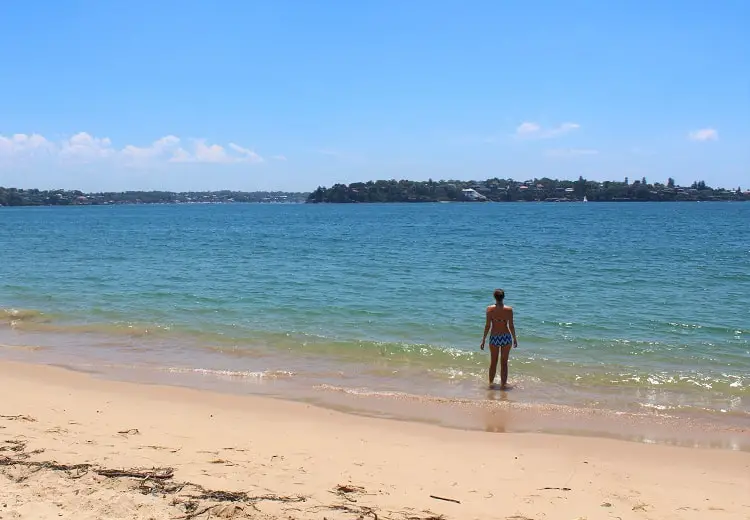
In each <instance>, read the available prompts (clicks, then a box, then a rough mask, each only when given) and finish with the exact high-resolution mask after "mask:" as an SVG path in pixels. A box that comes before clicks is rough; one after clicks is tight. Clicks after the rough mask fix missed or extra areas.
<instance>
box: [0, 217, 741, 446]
mask: <svg viewBox="0 0 750 520" xmlns="http://www.w3.org/2000/svg"><path fill="white" fill-rule="evenodd" d="M497 287H501V288H503V289H505V292H506V304H508V305H512V306H513V307H514V310H515V316H516V329H517V333H518V340H519V347H518V348H517V349H515V350H513V351H512V353H511V366H510V382H511V384H512V385H513V388H512V389H511V390H510V391H508V392H500V391H488V389H487V381H486V378H487V377H486V374H487V364H488V354H487V353H486V352H482V351H480V350H479V343H480V341H481V336H482V330H483V326H484V309H485V307H486V305H489V304H491V303H492V291H493V290H494V289H495V288H497ZM0 356H2V357H3V358H5V359H15V360H23V361H31V362H37V363H47V364H54V365H61V366H66V367H69V368H72V369H76V370H84V371H87V372H91V373H93V374H96V375H100V376H104V377H116V378H123V379H129V380H136V381H143V382H151V383H161V384H178V385H187V386H194V387H198V388H209V389H214V390H219V391H229V392H238V393H253V394H264V395H270V396H274V397H282V398H291V399H303V400H307V401H310V402H314V403H318V404H322V405H330V406H337V407H341V408H346V409H348V410H351V411H355V412H356V411H360V412H363V413H365V412H366V413H373V414H380V415H385V416H401V417H402V418H405V417H403V416H404V415H405V414H406V415H409V414H416V415H420V414H422V415H421V418H422V419H424V420H429V421H433V422H438V423H444V424H448V425H454V426H459V427H484V428H486V429H493V428H496V426H492V425H491V424H489V423H486V421H485V423H483V425H482V426H480V425H479V422H477V421H476V420H475V421H474V422H471V421H469V420H467V419H457V418H456V417H457V412H456V410H463V411H464V412H461V413H464V415H465V416H466V417H469V416H472V417H473V416H475V415H476V414H475V413H474V412H471V413H469V412H466V410H482V411H483V412H482V413H483V414H484V416H485V417H486V413H487V410H493V409H494V408H493V407H496V408H497V409H498V410H503V411H504V413H508V412H509V411H510V412H512V411H514V410H524V411H525V412H524V413H525V414H526V415H525V417H526V418H527V419H530V418H533V417H537V416H545V417H546V416H549V414H550V413H552V412H551V411H553V412H554V413H555V414H557V415H555V416H554V417H557V419H550V420H548V421H547V422H546V423H545V424H546V425H545V426H540V423H538V422H534V421H533V420H530V421H526V422H524V421H523V420H520V419H519V420H518V421H516V422H515V423H513V422H510V423H508V422H507V421H506V422H503V424H502V425H501V426H500V427H499V428H500V429H501V430H503V431H516V430H517V431H520V430H524V429H527V430H528V429H531V430H534V429H547V430H552V431H558V430H559V431H562V430H569V429H570V428H573V429H575V428H580V427H581V424H582V422H586V421H581V420H580V417H581V414H584V415H585V414H588V415H586V416H587V417H603V416H607V417H614V418H615V419H613V420H615V423H613V424H616V426H609V427H607V429H608V431H609V432H610V433H611V434H617V433H618V432H624V431H626V430H627V431H629V432H631V433H632V434H633V435H636V436H638V435H640V434H639V433H638V432H639V431H641V430H642V428H641V427H640V426H638V427H633V425H642V424H647V423H648V424H666V423H669V424H671V425H673V426H674V425H677V427H676V430H684V429H685V428H682V426H680V425H681V424H683V423H684V424H689V425H692V428H693V430H694V431H696V432H702V431H708V430H711V431H720V432H724V434H725V435H724V436H723V437H721V439H722V440H721V441H720V444H721V445H722V446H725V447H733V448H738V447H739V448H740V449H745V448H747V447H748V446H750V441H748V438H749V437H750V433H749V432H750V204H746V203H663V204H659V203H588V204H584V203H568V204H554V203H513V204H510V203H506V204H502V203H487V204H471V203H467V204H461V203H456V204H373V205H365V204H356V205H306V204H227V205H141V206H88V207H84V206H81V207H34V208H0ZM409 403H412V404H411V405H409ZM410 406H411V408H409V407H410ZM407 409H409V410H411V411H410V412H408V411H405V410H407ZM425 410H430V411H429V413H428V412H425ZM459 415H460V414H459ZM560 417H568V418H571V417H572V418H576V419H569V420H560ZM618 417H619V418H626V419H623V420H622V421H620V422H616V418H618ZM450 418H453V419H450ZM467 421H468V422H467ZM493 424H495V423H493ZM556 424H557V425H565V426H564V427H563V426H559V427H558V428H557V429H556V428H555V427H554V426H555V425H556ZM597 424H600V423H597ZM626 424H629V425H630V427H629V428H628V427H625V425H626ZM524 425H526V426H524ZM597 428H599V427H597ZM673 430H675V428H673ZM649 431H652V430H649ZM641 437H643V436H642V435H641ZM661 438H665V437H664V436H662V437H661ZM672 438H674V436H673V437H672ZM697 438H698V436H695V435H694V436H693V437H692V439H693V441H694V440H695V439H697ZM644 440H648V439H646V438H645V437H644ZM712 442H718V441H715V440H714V441H712Z"/></svg>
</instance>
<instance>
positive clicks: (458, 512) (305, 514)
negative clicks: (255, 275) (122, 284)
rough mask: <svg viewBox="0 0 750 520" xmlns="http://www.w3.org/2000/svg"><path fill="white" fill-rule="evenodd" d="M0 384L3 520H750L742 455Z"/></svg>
mask: <svg viewBox="0 0 750 520" xmlns="http://www.w3.org/2000/svg"><path fill="white" fill-rule="evenodd" d="M0 381H2V390H3V394H2V400H1V401H0V414H2V417H0V519H3V520H4V519H16V518H23V519H34V520H37V519H48V518H49V519H52V518H54V519H58V518H75V519H126V518H138V519H173V518H198V519H206V518H222V517H224V518H258V519H277V518H278V519H282V518H283V519H287V518H293V519H317V520H322V519H324V518H327V519H329V520H333V519H344V518H346V519H363V520H369V519H399V520H401V519H413V520H417V519H436V518H445V519H462V520H463V519H513V520H524V519H527V520H528V519H534V520H537V519H562V520H574V519H588V520H594V519H618V518H619V519H621V520H627V519H700V520H705V519H714V518H715V519H727V520H729V519H743V520H748V519H750V454H749V453H743V452H732V451H725V450H703V449H690V448H678V447H671V446H661V445H647V444H638V443H632V442H626V441H617V440H608V439H591V438H582V437H566V436H554V435H543V434H510V433H506V434H498V433H487V432H471V431H460V430H451V429H445V428H440V427H436V426H430V425H424V424H416V423H406V422H395V421H388V420H383V419H372V418H366V417H359V416H353V415H347V414H343V413H339V412H334V411H330V410H325V409H321V408H316V407H313V406H309V405H305V404H302V403H295V402H285V401H277V400H273V399H266V398H258V397H245V396H232V395H223V394H213V393H208V392H199V391H194V390H188V389H182V388H169V387H158V386H148V385H138V384H132V383H120V382H112V381H104V380H99V379H96V378H93V377H90V376H87V375H84V374H79V373H73V372H68V371H65V370H62V369H56V368H51V367H42V366H32V365H24V364H17V363H9V362H3V363H0ZM79 464H83V465H84V466H79V467H73V466H74V465H79ZM154 468H156V469H154ZM167 468H172V470H173V472H171V471H169V470H167ZM106 470H133V471H132V473H133V475H134V476H126V475H119V474H117V473H115V474H112V473H109V472H107V471H106ZM217 492H224V493H217ZM230 492H231V493H230ZM434 497H442V498H447V499H450V500H451V501H446V500H441V499H439V498H434ZM199 513H200V514H199Z"/></svg>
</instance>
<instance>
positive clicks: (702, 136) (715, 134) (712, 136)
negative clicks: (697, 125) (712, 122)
mask: <svg viewBox="0 0 750 520" xmlns="http://www.w3.org/2000/svg"><path fill="white" fill-rule="evenodd" d="M688 139H690V140H691V141H718V140H719V131H718V130H716V129H715V128H701V129H700V130H693V131H692V132H690V133H689V134H688Z"/></svg>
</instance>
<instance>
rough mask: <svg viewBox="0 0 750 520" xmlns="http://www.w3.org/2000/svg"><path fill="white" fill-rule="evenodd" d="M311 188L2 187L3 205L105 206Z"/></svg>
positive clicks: (252, 196)
mask: <svg viewBox="0 0 750 520" xmlns="http://www.w3.org/2000/svg"><path fill="white" fill-rule="evenodd" d="M308 195H309V192H305V193H297V192H283V191H252V192H244V191H227V190H225V191H188V192H179V193H176V192H171V191H122V192H103V193H84V192H82V191H78V190H22V189H16V188H3V187H0V206H76V205H77V206H82V205H85V206H105V205H115V204H229V203H233V202H257V203H276V204H278V203H298V204H299V203H303V202H305V201H306V200H307V197H308Z"/></svg>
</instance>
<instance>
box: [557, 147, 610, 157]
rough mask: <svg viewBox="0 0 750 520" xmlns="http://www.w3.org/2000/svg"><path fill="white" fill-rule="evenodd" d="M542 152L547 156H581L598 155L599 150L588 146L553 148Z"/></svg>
mask: <svg viewBox="0 0 750 520" xmlns="http://www.w3.org/2000/svg"><path fill="white" fill-rule="evenodd" d="M544 153H545V155H547V156H549V157H582V156H586V155H598V154H599V150H592V149H588V148H554V149H552V150H547V151H546V152H544Z"/></svg>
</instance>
